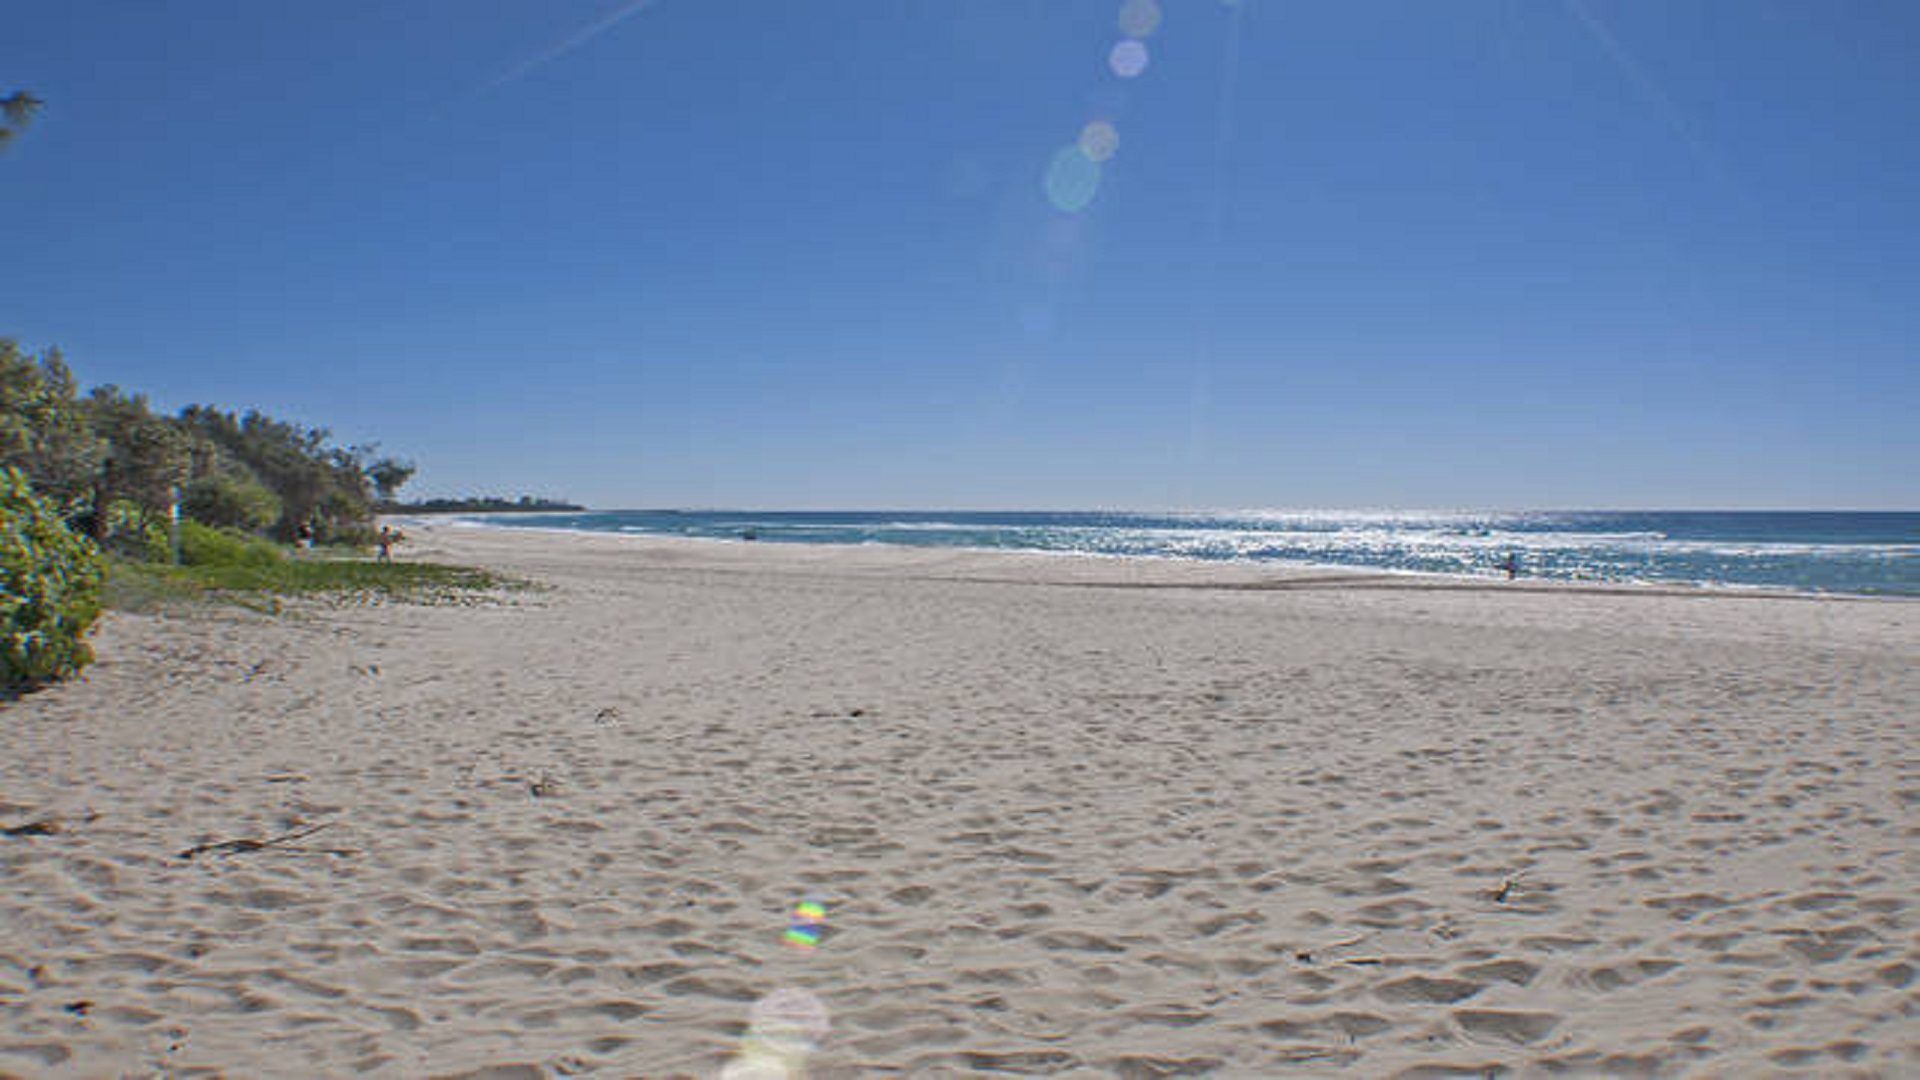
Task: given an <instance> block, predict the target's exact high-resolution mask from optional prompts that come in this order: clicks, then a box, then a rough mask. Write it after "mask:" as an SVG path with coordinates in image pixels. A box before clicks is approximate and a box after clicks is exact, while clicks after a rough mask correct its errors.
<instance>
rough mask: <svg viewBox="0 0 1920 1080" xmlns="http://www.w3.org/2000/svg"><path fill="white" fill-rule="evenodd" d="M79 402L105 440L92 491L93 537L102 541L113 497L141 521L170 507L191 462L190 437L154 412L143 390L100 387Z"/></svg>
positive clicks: (149, 518)
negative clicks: (130, 392)
mask: <svg viewBox="0 0 1920 1080" xmlns="http://www.w3.org/2000/svg"><path fill="white" fill-rule="evenodd" d="M82 405H83V407H84V409H85V410H86V412H87V415H88V419H89V420H90V422H91V425H92V428H93V430H94V432H95V433H96V434H98V435H99V436H100V437H102V438H104V439H105V440H106V442H107V453H106V460H105V462H104V463H103V464H102V466H101V468H100V472H99V474H98V477H97V479H96V480H95V483H94V495H93V513H94V517H93V537H94V539H95V540H96V541H104V540H106V538H107V537H106V534H107V526H108V522H109V520H110V518H109V514H108V510H109V507H110V505H111V504H112V503H114V502H117V501H125V502H129V503H132V504H133V505H134V506H135V507H136V508H138V511H139V514H140V516H141V518H142V519H143V524H149V523H151V522H153V521H154V520H155V519H156V518H157V517H158V516H159V515H164V514H166V513H167V512H168V511H169V510H170V509H171V508H172V506H173V500H174V495H175V492H177V491H178V490H179V487H180V485H181V484H183V483H185V482H186V480H187V475H188V471H189V469H190V468H191V466H192V456H191V454H190V440H189V439H188V437H187V434H186V432H185V431H184V430H182V429H181V427H180V426H179V425H178V424H176V423H174V422H173V421H170V420H168V419H166V418H165V417H161V416H155V415H154V414H153V412H152V410H150V409H149V408H148V407H147V398H146V395H144V394H133V395H128V394H126V393H123V392H122V391H121V390H120V388H119V387H117V386H101V387H96V388H95V389H94V390H93V392H92V393H91V394H89V395H88V396H87V399H86V401H85V402H83V403H82Z"/></svg>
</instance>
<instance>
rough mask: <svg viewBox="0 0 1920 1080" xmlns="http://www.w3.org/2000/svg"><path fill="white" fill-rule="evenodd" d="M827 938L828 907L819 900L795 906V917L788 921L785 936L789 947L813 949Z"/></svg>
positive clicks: (803, 902)
mask: <svg viewBox="0 0 1920 1080" xmlns="http://www.w3.org/2000/svg"><path fill="white" fill-rule="evenodd" d="M826 936H827V905H825V904H823V903H821V902H820V901H818V900H802V901H800V902H799V903H797V904H795V905H793V917H792V918H791V919H789V920H787V932H786V934H785V937H786V940H787V943H788V944H789V945H796V946H798V947H800V948H802V949H811V948H813V947H814V946H816V945H818V944H820V940H821V939H822V938H824V937H826Z"/></svg>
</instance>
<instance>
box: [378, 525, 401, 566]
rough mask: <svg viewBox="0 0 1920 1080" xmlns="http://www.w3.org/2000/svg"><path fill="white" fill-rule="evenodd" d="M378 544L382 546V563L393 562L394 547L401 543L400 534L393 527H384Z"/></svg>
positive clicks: (381, 528)
mask: <svg viewBox="0 0 1920 1080" xmlns="http://www.w3.org/2000/svg"><path fill="white" fill-rule="evenodd" d="M376 542H377V543H378V544H379V545H380V561H381V562H392V561H393V545H395V544H397V543H399V542H400V532H399V530H397V529H395V528H394V527H393V526H391V525H382V526H380V536H379V539H378V540H377V541H376Z"/></svg>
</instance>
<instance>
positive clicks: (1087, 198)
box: [1045, 143, 1100, 214]
mask: <svg viewBox="0 0 1920 1080" xmlns="http://www.w3.org/2000/svg"><path fill="white" fill-rule="evenodd" d="M1045 187H1046V189H1047V201H1048V202H1050V203H1052V204H1053V205H1054V208H1055V209H1057V210H1064V211H1066V212H1067V213H1069V214H1077V213H1079V212H1080V211H1082V210H1085V209H1086V208H1087V206H1088V205H1089V204H1091V203H1092V202H1093V197H1094V196H1095V195H1098V194H1099V193H1100V163H1099V162H1097V161H1095V160H1093V159H1092V158H1091V157H1088V156H1087V152H1086V151H1085V150H1082V149H1081V148H1080V144H1079V143H1075V144H1074V145H1072V146H1063V147H1061V148H1060V150H1059V151H1058V152H1056V153H1055V154H1054V155H1053V160H1052V161H1049V162H1048V163H1047V177H1046V181H1045Z"/></svg>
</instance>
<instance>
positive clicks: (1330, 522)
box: [462, 510, 1920, 596]
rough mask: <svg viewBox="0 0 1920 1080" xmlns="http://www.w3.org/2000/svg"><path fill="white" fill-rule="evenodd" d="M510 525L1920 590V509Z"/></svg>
mask: <svg viewBox="0 0 1920 1080" xmlns="http://www.w3.org/2000/svg"><path fill="white" fill-rule="evenodd" d="M462 520H463V521H466V522H469V523H473V524H485V525H492V526H503V527H522V528H543V529H565V530H574V531H584V532H615V533H629V534H639V535H651V536H689V537H704V538H713V539H731V540H740V539H743V538H746V537H749V536H751V537H752V538H753V539H755V540H758V541H761V542H766V543H790V544H900V545H906V546H910V547H939V548H979V549H991V550H1002V551H1048V552H1061V553H1073V554H1084V555H1110V556H1136V557H1160V558H1178V559H1199V560H1206V561H1216V562H1217V561H1241V562H1255V563H1287V564H1295V565H1315V566H1351V567H1367V568H1372V569H1380V570H1395V571H1413V572H1424V573H1440V574H1467V575H1476V576H1496V577H1504V576H1505V574H1504V572H1502V571H1501V570H1500V569H1499V564H1500V563H1502V562H1503V561H1504V560H1505V559H1506V558H1507V556H1508V555H1509V554H1512V555H1514V556H1515V557H1516V558H1517V560H1518V563H1519V566H1520V572H1521V574H1522V576H1525V577H1535V578H1551V579H1555V580H1567V581H1609V582H1658V583H1665V584H1674V583H1688V584H1697V585H1709V586H1723V587H1770V588H1789V589H1802V590H1808V591H1814V592H1836V593H1860V594H1873V595H1891V596H1920V559H1917V558H1916V555H1920V513H1909V512H1840V511H1817V512H1816V511H1808V512H1787V511H1529V512H1505V513H1473V512H1454V511H1434V512H1409V511H1380V512H1356V511H1304V510H1301V511H1296V510H1249V511H1223V512H1209V513H1177V514H1143V513H1100V512H1052V511H1021V512H1010V511H913V512H904V511H902V512H890V511H777V512H776V511H719V510H701V511H691V510H688V511H680V510H607V511H592V512H582V513H556V514H475V515H466V516H464V517H463V518H462Z"/></svg>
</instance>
